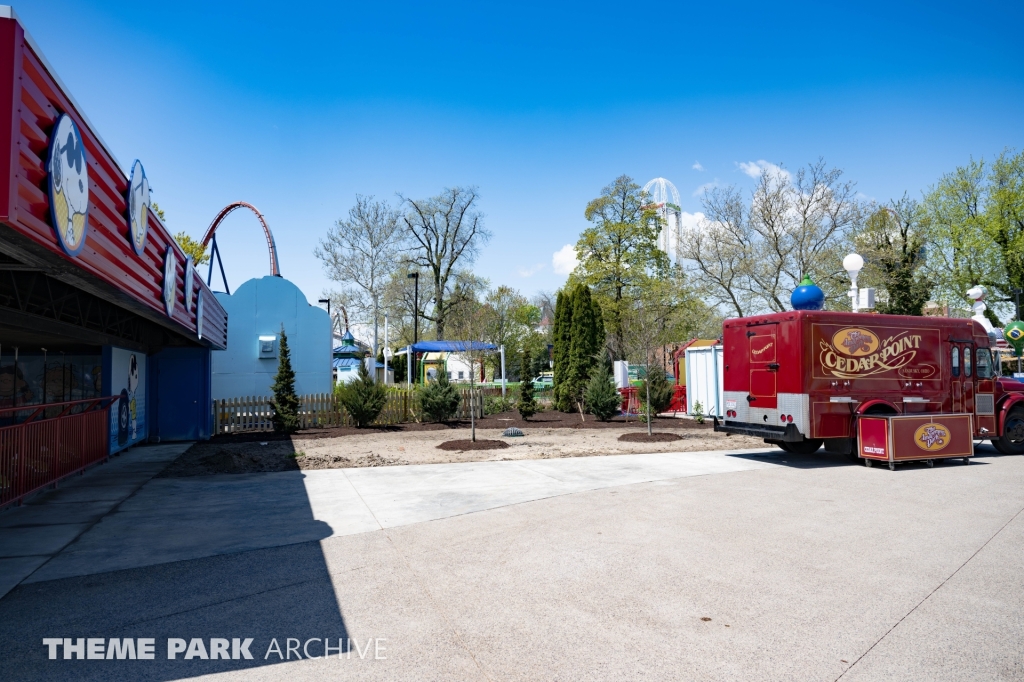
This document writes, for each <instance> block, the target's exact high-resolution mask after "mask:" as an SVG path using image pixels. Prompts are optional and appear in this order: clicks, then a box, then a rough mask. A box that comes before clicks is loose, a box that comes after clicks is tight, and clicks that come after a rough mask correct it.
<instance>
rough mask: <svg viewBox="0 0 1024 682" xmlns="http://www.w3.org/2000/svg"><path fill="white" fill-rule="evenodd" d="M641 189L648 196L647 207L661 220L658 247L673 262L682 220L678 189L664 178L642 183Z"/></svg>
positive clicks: (675, 256) (677, 248)
mask: <svg viewBox="0 0 1024 682" xmlns="http://www.w3.org/2000/svg"><path fill="white" fill-rule="evenodd" d="M643 191H644V193H645V194H647V196H648V197H649V198H650V202H651V203H650V204H649V207H650V208H653V209H654V210H655V211H657V212H658V215H659V216H661V219H662V221H663V223H662V228H661V233H660V234H659V235H658V248H659V249H661V250H662V251H664V252H665V253H667V254H668V257H669V259H670V260H671V261H672V262H673V263H674V262H676V258H677V252H678V250H679V235H680V230H682V221H683V209H682V208H681V207H680V202H679V190H677V189H676V186H675V185H673V184H672V183H671V182H669V181H668V180H666V179H665V178H654V179H653V180H651V181H650V182H648V183H647V184H646V185H644V190H643Z"/></svg>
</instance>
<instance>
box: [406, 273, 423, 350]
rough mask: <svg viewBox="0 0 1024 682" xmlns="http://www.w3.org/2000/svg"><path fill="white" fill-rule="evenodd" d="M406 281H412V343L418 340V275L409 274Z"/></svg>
mask: <svg viewBox="0 0 1024 682" xmlns="http://www.w3.org/2000/svg"><path fill="white" fill-rule="evenodd" d="M405 278H406V279H411V280H414V284H413V294H412V308H413V310H412V342H413V343H417V342H418V341H419V340H420V273H418V272H410V273H409V274H408V275H406V276H405Z"/></svg>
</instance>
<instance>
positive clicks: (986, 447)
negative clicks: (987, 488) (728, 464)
mask: <svg viewBox="0 0 1024 682" xmlns="http://www.w3.org/2000/svg"><path fill="white" fill-rule="evenodd" d="M728 456H729V457H737V458H739V459H749V460H753V461H755V462H768V463H770V464H778V465H779V466H785V467H792V468H795V469H821V468H826V467H838V466H864V461H863V460H861V459H853V458H851V456H850V455H836V454H832V453H828V452H825V451H824V450H818V451H817V452H816V453H814V454H812V455H796V454H792V453H789V452H784V451H783V450H776V451H773V452H755V453H736V454H729V455H728ZM1018 456H1019V455H1004V454H1002V453H1001V452H999V451H998V450H996V449H995V447H993V446H992V445H991V444H989V443H984V444H980V443H979V444H975V446H974V457H973V458H972V459H971V466H975V465H980V466H984V465H985V464H986V462H985V460H986V459H988V458H990V457H1018ZM934 461H935V466H937V467H939V466H943V467H948V466H962V462H961V460H960V458H959V457H957V458H953V459H936V460H934ZM874 468H877V469H886V470H888V468H889V467H888V464H886V463H885V462H875V463H874ZM926 468H928V465H927V464H925V462H924V460H921V461H909V462H899V463H897V464H896V471H900V470H912V469H926Z"/></svg>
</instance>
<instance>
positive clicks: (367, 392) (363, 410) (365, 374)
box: [337, 362, 388, 429]
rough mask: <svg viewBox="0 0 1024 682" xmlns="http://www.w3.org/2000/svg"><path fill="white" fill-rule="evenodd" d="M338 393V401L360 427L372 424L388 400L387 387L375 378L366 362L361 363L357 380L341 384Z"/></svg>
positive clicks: (357, 426)
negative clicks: (367, 367)
mask: <svg viewBox="0 0 1024 682" xmlns="http://www.w3.org/2000/svg"><path fill="white" fill-rule="evenodd" d="M337 394H338V401H339V402H340V403H341V405H342V407H344V408H345V411H346V412H348V414H349V416H350V417H352V420H353V421H354V422H355V423H356V428H360V429H361V428H363V427H364V426H369V425H370V424H372V423H373V422H374V421H375V420H376V419H377V417H378V416H380V413H381V411H382V410H383V409H384V406H385V405H386V404H387V402H388V390H387V388H386V387H385V386H384V384H383V383H377V382H376V381H374V380H373V377H371V376H370V371H369V370H368V369H366V363H365V362H360V363H359V376H357V377H356V380H355V381H350V382H348V383H345V384H341V385H339V386H338V388H337Z"/></svg>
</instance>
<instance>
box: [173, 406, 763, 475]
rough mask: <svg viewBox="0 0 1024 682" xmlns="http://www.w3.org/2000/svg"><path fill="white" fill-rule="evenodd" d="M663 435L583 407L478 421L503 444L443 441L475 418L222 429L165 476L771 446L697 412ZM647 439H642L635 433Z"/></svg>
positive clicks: (487, 436)
mask: <svg viewBox="0 0 1024 682" xmlns="http://www.w3.org/2000/svg"><path fill="white" fill-rule="evenodd" d="M509 426H516V427H518V428H520V429H521V430H522V431H523V433H524V434H525V435H524V436H523V437H521V438H505V437H503V436H502V431H504V430H505V429H506V428H508V427H509ZM654 427H655V428H656V429H657V431H658V435H657V438H665V437H666V436H667V437H674V438H675V440H671V441H663V440H653V441H652V440H648V439H647V426H646V425H645V424H643V423H641V422H638V421H637V420H636V419H635V418H634V419H631V420H629V421H628V422H627V421H626V420H624V419H621V418H619V419H617V420H613V421H609V422H599V421H597V420H595V419H593V418H591V417H589V416H588V417H587V418H586V421H584V422H581V421H580V417H579V415H578V414H562V413H561V412H547V411H545V412H542V413H540V414H538V415H536V416H535V417H534V418H532V419H530V421H523V420H522V418H520V417H519V415H518V414H517V413H514V412H506V413H504V414H497V415H491V416H488V417H485V418H483V419H480V420H478V421H477V441H481V440H489V441H496V442H498V443H503V444H505V445H506V447H499V449H488V450H482V449H462V448H459V449H448V447H452V446H446V447H444V448H440V447H438V446H440V445H441V444H443V443H446V442H451V441H464V440H468V439H469V437H470V430H469V423H468V422H458V423H451V424H403V425H399V426H393V427H376V428H366V429H356V428H352V427H346V428H331V429H310V430H307V431H302V432H300V433H297V434H295V435H292V436H285V435H277V434H270V433H243V434H232V435H223V436H217V437H215V438H213V439H212V440H210V441H206V442H201V443H196V444H195V445H193V446H192V447H191V448H189V449H188V450H187V451H186V452H185V453H184V454H182V456H181V457H179V458H178V459H177V460H175V461H174V462H173V463H172V464H171V465H170V466H169V467H168V468H167V469H165V470H164V472H163V473H162V474H161V476H165V477H171V476H175V477H176V476H202V475H207V474H236V473H237V474H242V473H257V472H273V471H294V470H297V469H340V468H350V467H375V466H395V465H405V464H438V463H444V462H480V461H489V460H518V459H548V458H553V457H589V456H593V455H619V454H634V453H651V452H692V451H695V450H729V449H744V448H760V447H765V445H764V442H763V441H762V440H761V439H758V438H748V437H745V436H729V437H727V436H726V435H725V434H722V433H715V432H714V431H713V430H712V428H711V425H710V424H697V423H696V422H695V421H693V420H690V419H672V418H667V417H663V418H659V419H656V420H655V422H654ZM634 438H640V440H639V441H636V440H633V439H634Z"/></svg>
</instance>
